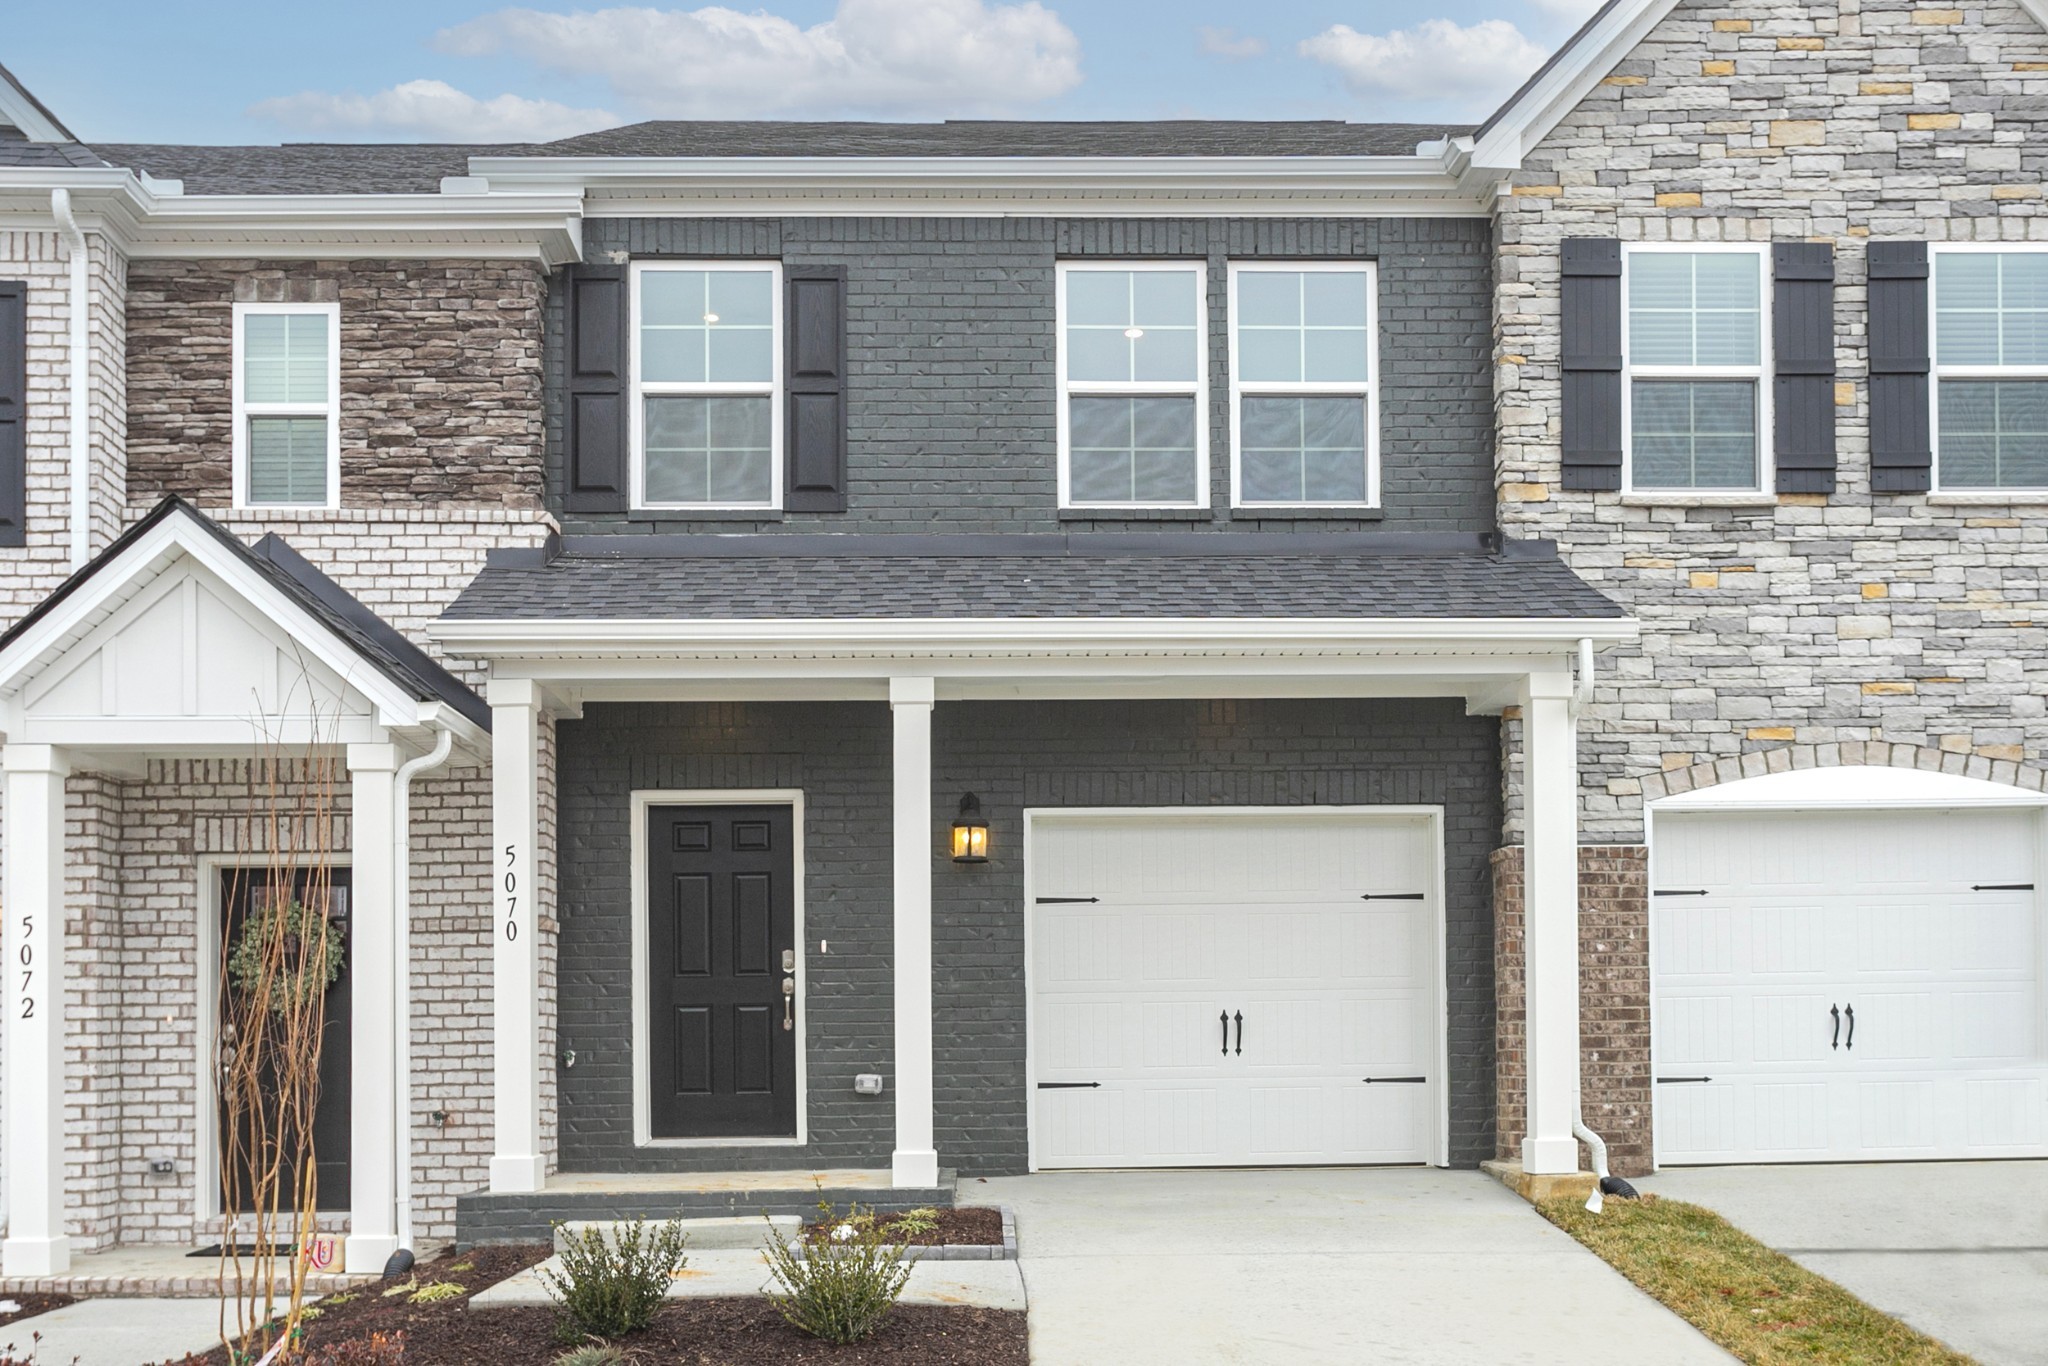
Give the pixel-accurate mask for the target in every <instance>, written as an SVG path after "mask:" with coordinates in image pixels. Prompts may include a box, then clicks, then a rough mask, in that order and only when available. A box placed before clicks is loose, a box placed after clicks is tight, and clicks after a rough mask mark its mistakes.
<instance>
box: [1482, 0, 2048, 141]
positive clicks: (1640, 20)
mask: <svg viewBox="0 0 2048 1366" xmlns="http://www.w3.org/2000/svg"><path fill="white" fill-rule="evenodd" d="M2032 3H2044V0H2032ZM1677 7H1678V0H1620V3H1619V4H1617V5H1615V6H1614V8H1612V9H1610V10H1608V11H1607V12H1606V13H1604V14H1602V15H1600V16H1599V17H1598V18H1596V19H1595V20H1594V21H1593V22H1592V23H1590V24H1588V25H1587V26H1586V27H1585V28H1583V29H1581V30H1580V31H1579V32H1578V33H1577V34H1575V35H1573V37H1572V39H1571V41H1570V43H1569V45H1568V46H1567V47H1566V48H1565V51H1564V53H1563V55H1562V56H1561V57H1560V58H1559V59H1558V61H1557V62H1556V64H1555V65H1553V66H1552V67H1551V68H1550V69H1549V70H1548V71H1545V72H1544V73H1543V75H1542V77H1541V78H1540V79H1538V80H1536V81H1535V82H1533V83H1532V84H1530V85H1529V86H1528V87H1527V88H1526V89H1523V90H1520V91H1517V92H1516V93H1515V95H1514V96H1513V97H1512V98H1510V100H1509V101H1508V103H1507V104H1506V105H1505V106H1503V107H1502V109H1501V110H1500V112H1499V113H1498V114H1496V115H1495V116H1494V118H1493V120H1492V121H1491V126H1490V127H1487V128H1486V129H1485V131H1484V133H1483V134H1481V136H1480V137H1479V138H1478V139H1477V141H1476V142H1475V141H1473V140H1471V139H1461V140H1460V142H1461V144H1462V145H1463V147H1464V148H1465V149H1466V152H1467V155H1468V156H1469V159H1470V164H1471V165H1472V166H1473V167H1474V168H1477V169H1480V170H1483V171H1486V172H1495V173H1498V172H1502V171H1512V170H1515V169H1516V168H1518V167H1519V166H1521V164H1522V158H1523V157H1525V156H1527V155H1528V154H1529V151H1530V149H1532V148H1534V147H1535V146H1536V145H1537V144H1538V143H1540V142H1542V141H1543V139H1544V138H1546V137H1548V136H1550V131H1551V129H1553V128H1555V127H1557V125H1558V124H1559V123H1560V122H1562V121H1563V120H1564V118H1565V116H1566V115H1567V114H1569V113H1571V112H1572V110H1574V109H1576V108H1578V106H1579V102H1580V101H1582V100H1584V99H1585V98H1586V96H1587V95H1588V94H1590V93H1591V92H1592V90H1593V87H1594V86H1596V85H1598V84H1599V83H1600V82H1601V81H1602V80H1605V79H1606V77H1607V74H1608V73H1609V72H1611V71H1612V70H1614V67H1615V65H1616V63H1618V62H1620V61H1621V60H1622V59H1623V58H1624V57H1626V56H1628V54H1629V53H1630V52H1632V51H1634V50H1635V48H1636V46H1637V45H1638V44H1639V43H1641V42H1642V41H1643V39H1644V38H1646V37H1648V36H1649V33H1650V30H1651V29H1653V28H1655V27H1656V26H1657V25H1658V24H1660V23H1662V22H1663V21H1664V18H1665V16H1666V15H1668V14H1670V13H1671V11H1672V10H1674V9H1676V8H1677Z"/></svg>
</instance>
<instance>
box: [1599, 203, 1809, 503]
mask: <svg viewBox="0 0 2048 1366" xmlns="http://www.w3.org/2000/svg"><path fill="white" fill-rule="evenodd" d="M1655 252H1679V253H1683V254H1686V255H1691V256H1704V255H1709V254H1713V253H1717V252H1725V253H1741V254H1744V255H1748V256H1754V257H1756V270H1757V314H1758V316H1757V363H1756V364H1755V365H1635V364H1633V363H1632V362H1631V361H1630V359H1629V345H1628V339H1629V331H1630V328H1629V306H1628V294H1629V270H1628V265H1629V259H1630V258H1631V257H1633V256H1637V255H1648V254H1651V253H1655ZM1774 288H1775V285H1774V282H1773V280H1772V278H1771V258H1770V244H1769V243H1766V242H1628V243H1624V244H1623V246H1622V249H1621V492H1622V495H1623V497H1624V498H1627V497H1629V496H1630V495H1635V494H1642V495H1652V496H1655V497H1658V498H1659V499H1663V498H1672V499H1678V500H1681V501H1684V502H1698V503H1701V504H1717V503H1724V502H1725V501H1726V500H1728V499H1730V498H1737V499H1740V500H1743V501H1747V500H1749V499H1762V498H1765V497H1767V496H1770V495H1772V492H1773V490H1775V489H1776V488H1777V462H1776V459H1775V452H1774V451H1773V450H1772V442H1771V437H1772V433H1773V431H1774V430H1775V422H1776V418H1775V416H1774V415H1773V412H1772V408H1771V390H1772V383H1771V376H1772V367H1773V364H1774V362H1773V357H1772V349H1771V342H1772V337H1771V308H1772V293H1773V290H1774ZM1639 379H1692V380H1716V379H1747V380H1753V381H1754V382H1755V383H1756V483H1754V484H1752V485H1750V486H1749V487H1747V488H1710V489H1708V488H1702V489H1688V488H1672V487H1670V486H1669V485H1656V486H1652V487H1650V488H1644V489H1638V488H1637V487H1636V485H1635V477H1636V449H1635V447H1636V433H1635V382H1636V381H1637V380H1639Z"/></svg>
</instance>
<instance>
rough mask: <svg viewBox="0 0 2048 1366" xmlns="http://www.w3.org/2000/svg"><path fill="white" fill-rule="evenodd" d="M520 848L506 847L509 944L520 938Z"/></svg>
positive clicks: (506, 936) (507, 929)
mask: <svg viewBox="0 0 2048 1366" xmlns="http://www.w3.org/2000/svg"><path fill="white" fill-rule="evenodd" d="M518 863H519V846H518V845H516V844H508V845H506V846H505V938H506V940H507V941H508V942H510V941H512V940H516V939H518V938H519V874H518V872H517V871H516V869H517V866H518Z"/></svg>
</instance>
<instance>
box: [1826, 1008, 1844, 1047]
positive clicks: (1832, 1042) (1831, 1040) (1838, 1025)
mask: <svg viewBox="0 0 2048 1366" xmlns="http://www.w3.org/2000/svg"><path fill="white" fill-rule="evenodd" d="M1828 1014H1830V1015H1832V1016H1834V1017H1835V1032H1834V1033H1833V1034H1831V1035H1829V1036H1828V1047H1829V1048H1840V1047H1841V1046H1842V1008H1841V1007H1840V1006H1829V1007H1828Z"/></svg>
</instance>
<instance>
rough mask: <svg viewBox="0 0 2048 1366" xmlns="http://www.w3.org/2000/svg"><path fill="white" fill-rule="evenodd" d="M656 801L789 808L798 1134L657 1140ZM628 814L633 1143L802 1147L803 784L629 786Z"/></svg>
mask: <svg viewBox="0 0 2048 1366" xmlns="http://www.w3.org/2000/svg"><path fill="white" fill-rule="evenodd" d="M657 806H787V807H789V809H790V813H789V823H790V835H791V838H792V841H793V845H792V848H791V850H790V859H791V869H792V872H791V877H792V880H793V883H794V885H793V886H792V888H791V891H792V893H793V894H794V898H795V903H796V905H795V924H794V926H793V930H794V933H795V935H796V999H795V1015H796V1136H795V1137H794V1138H792V1137H790V1136H789V1135H787V1134H767V1135H763V1136H760V1137H757V1138H748V1137H745V1136H741V1137H738V1138H731V1137H723V1136H721V1137H716V1138H655V1137H654V1136H653V1130H654V1126H653V1122H652V1120H651V1118H650V1116H649V1114H648V1111H649V1109H650V1108H651V1106H650V1101H649V1096H648V1082H647V1067H646V1061H647V1059H648V1057H649V1053H648V1030H649V1019H648V1010H649V1003H648V999H647V938H648V935H647V813H648V812H649V811H650V810H652V809H653V808H654V807H657ZM628 809H629V811H630V816H629V819H630V820H631V822H632V829H631V832H630V838H629V839H628V841H627V846H628V849H629V851H630V852H629V854H628V857H629V858H631V859H632V861H633V866H632V870H631V885H632V896H631V912H630V913H631V916H632V927H631V929H632V945H633V951H632V971H633V981H632V1000H633V1034H632V1058H631V1062H632V1068H633V1146H634V1147H635V1148H636V1149H642V1150H651V1149H660V1148H671V1149H673V1148H801V1147H804V1146H805V1145H807V1144H808V1143H809V1142H810V1141H811V1127H810V1064H809V1062H808V1060H807V1058H806V1056H805V1055H806V1053H807V1052H808V1050H807V1048H806V1046H805V1045H806V1040H807V1038H808V1032H807V1021H806V1014H807V1012H806V1011H805V1008H804V994H805V989H806V983H807V981H808V974H807V973H806V971H805V963H806V962H807V961H808V958H809V955H808V954H807V953H806V952H805V949H804V794H803V789H802V788H796V787H789V788H779V787H778V788H742V787H736V788H730V789H723V790H721V789H718V788H639V789H635V790H634V792H633V794H632V797H631V800H630V802H629V804H628Z"/></svg>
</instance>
